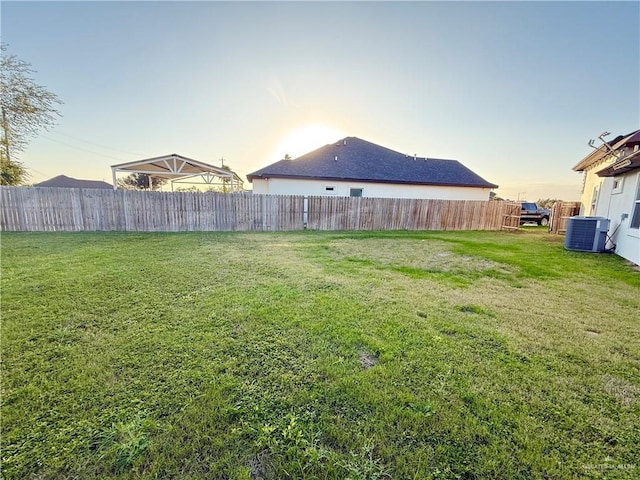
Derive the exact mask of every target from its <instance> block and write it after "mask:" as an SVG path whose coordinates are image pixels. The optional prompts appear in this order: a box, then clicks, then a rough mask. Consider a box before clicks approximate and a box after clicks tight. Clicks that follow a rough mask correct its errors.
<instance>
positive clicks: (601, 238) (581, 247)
mask: <svg viewBox="0 0 640 480" xmlns="http://www.w3.org/2000/svg"><path fill="white" fill-rule="evenodd" d="M608 231H609V220H608V219H606V218H605V217H581V216H577V217H570V218H569V222H568V224H567V233H566V234H565V239H564V248H566V249H567V250H577V251H579V252H604V248H605V244H606V243H607V232H608Z"/></svg>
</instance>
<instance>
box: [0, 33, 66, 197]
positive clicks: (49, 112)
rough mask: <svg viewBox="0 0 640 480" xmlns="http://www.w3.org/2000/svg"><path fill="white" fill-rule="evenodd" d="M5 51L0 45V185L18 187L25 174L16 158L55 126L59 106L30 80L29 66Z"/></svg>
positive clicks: (57, 102)
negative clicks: (44, 131)
mask: <svg viewBox="0 0 640 480" xmlns="http://www.w3.org/2000/svg"><path fill="white" fill-rule="evenodd" d="M6 50H7V47H6V45H4V44H0V109H1V111H0V132H1V138H0V167H1V174H0V184H2V185H20V184H22V183H24V182H25V181H26V179H27V176H28V174H27V171H26V169H25V168H24V166H23V165H22V163H20V162H19V161H18V159H17V157H18V154H19V153H20V152H22V151H23V150H24V149H25V148H26V146H27V144H28V143H29V140H30V139H31V138H32V137H34V136H35V135H36V134H37V133H38V131H40V130H48V129H49V128H51V127H52V126H53V125H55V123H56V120H57V118H58V117H59V116H60V112H58V110H56V108H55V107H56V105H59V104H62V102H61V101H60V100H59V99H58V97H57V96H56V95H55V94H54V93H51V92H50V91H48V90H47V89H46V88H45V87H43V86H42V85H38V84H37V83H36V82H35V81H34V80H33V78H32V77H31V75H32V74H33V73H35V71H34V70H33V69H32V68H31V64H29V63H27V62H25V61H23V60H20V59H19V58H18V57H16V56H15V55H10V54H7V52H6Z"/></svg>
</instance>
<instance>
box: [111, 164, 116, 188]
mask: <svg viewBox="0 0 640 480" xmlns="http://www.w3.org/2000/svg"><path fill="white" fill-rule="evenodd" d="M111 176H112V177H113V189H114V190H117V189H118V184H117V183H116V169H115V168H111Z"/></svg>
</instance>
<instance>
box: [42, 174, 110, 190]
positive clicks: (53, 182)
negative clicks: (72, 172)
mask: <svg viewBox="0 0 640 480" xmlns="http://www.w3.org/2000/svg"><path fill="white" fill-rule="evenodd" d="M34 187H58V188H105V189H106V188H108V189H113V186H112V185H109V184H108V183H107V182H103V181H101V180H77V179H75V178H71V177H67V176H65V175H58V176H57V177H53V178H50V179H49V180H45V181H44V182H40V183H36V184H35V185H34Z"/></svg>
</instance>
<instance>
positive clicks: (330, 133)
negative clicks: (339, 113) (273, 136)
mask: <svg viewBox="0 0 640 480" xmlns="http://www.w3.org/2000/svg"><path fill="white" fill-rule="evenodd" d="M344 136H345V135H343V134H342V133H340V132H339V131H338V130H336V129H334V128H331V127H327V126H325V125H308V126H306V127H302V128H298V129H296V130H294V131H292V132H291V133H290V134H289V135H287V136H286V137H285V139H284V140H283V141H282V142H281V143H280V145H279V146H278V149H277V150H276V152H275V154H274V156H275V160H282V159H283V158H284V157H285V155H289V156H290V157H291V158H296V157H299V156H300V155H304V154H305V153H309V152H311V151H313V150H315V149H317V148H320V147H324V146H325V145H326V144H328V143H332V142H335V141H336V140H340V139H341V138H342V137H344Z"/></svg>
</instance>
